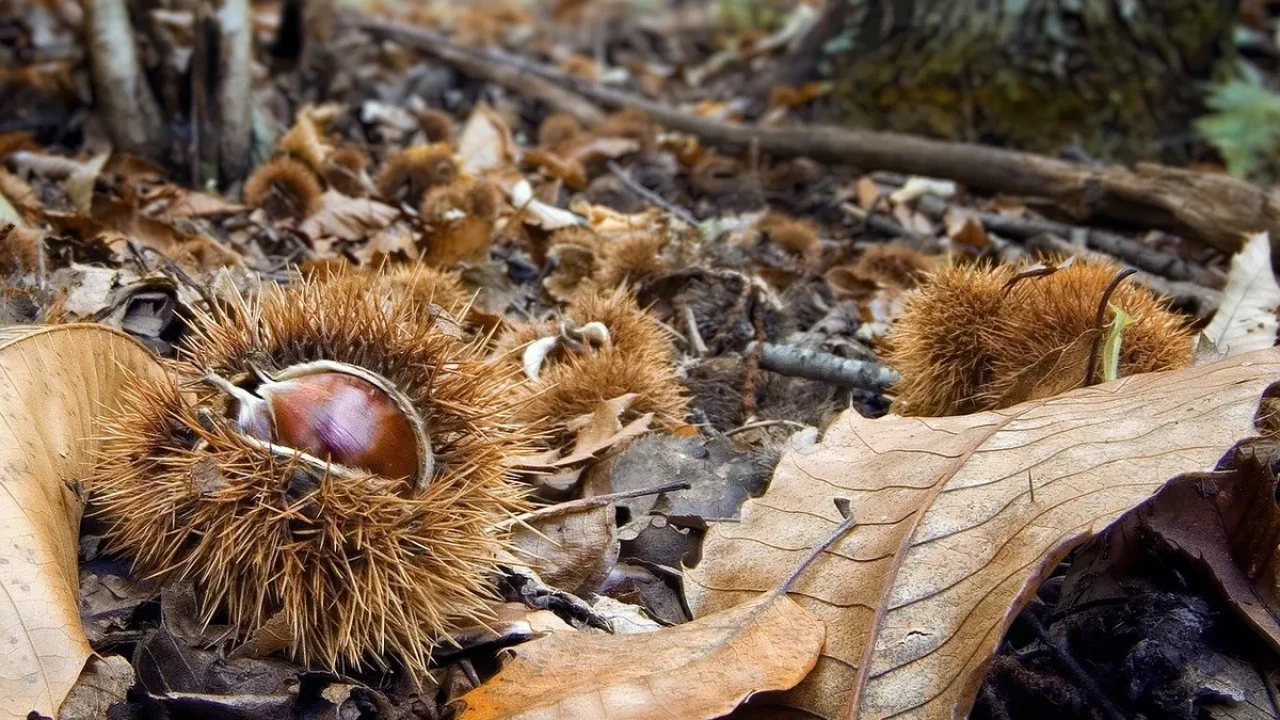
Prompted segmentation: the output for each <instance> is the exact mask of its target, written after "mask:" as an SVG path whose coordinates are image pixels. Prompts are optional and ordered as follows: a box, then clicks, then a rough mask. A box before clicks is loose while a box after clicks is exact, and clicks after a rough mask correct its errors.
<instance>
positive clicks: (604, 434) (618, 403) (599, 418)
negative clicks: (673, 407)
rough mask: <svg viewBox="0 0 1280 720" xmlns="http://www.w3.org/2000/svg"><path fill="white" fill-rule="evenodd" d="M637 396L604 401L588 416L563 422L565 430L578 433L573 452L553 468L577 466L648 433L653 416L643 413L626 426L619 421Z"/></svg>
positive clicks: (628, 394)
mask: <svg viewBox="0 0 1280 720" xmlns="http://www.w3.org/2000/svg"><path fill="white" fill-rule="evenodd" d="M636 397H637V395H636V394H635V393H627V394H626V395H621V396H619V397H616V398H614V399H612V400H604V401H602V402H600V403H599V404H597V405H596V409H595V410H594V411H593V412H592V413H591V414H590V415H583V416H581V417H578V418H574V419H573V420H570V421H569V422H568V423H566V428H567V429H568V430H570V431H573V432H576V433H577V436H576V437H575V438H574V445H573V452H571V453H569V454H568V455H566V456H565V457H563V458H560V459H559V460H557V461H555V462H554V463H552V464H553V465H554V466H555V467H568V466H569V465H576V464H578V463H581V462H585V461H587V460H590V459H591V458H593V457H595V456H596V454H597V453H600V452H603V451H605V450H608V449H609V448H611V447H614V446H615V445H620V444H622V443H624V442H626V441H628V440H631V439H632V438H636V437H639V436H641V435H643V434H644V433H646V432H648V431H649V426H650V425H651V424H652V423H653V413H645V414H644V415H641V416H640V417H638V418H636V419H635V420H632V421H631V422H629V423H627V424H626V425H623V424H622V421H621V420H619V418H620V417H621V416H622V414H623V413H625V412H626V411H627V409H628V408H630V407H631V403H632V402H635V399H636Z"/></svg>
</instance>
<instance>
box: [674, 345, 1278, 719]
mask: <svg viewBox="0 0 1280 720" xmlns="http://www.w3.org/2000/svg"><path fill="white" fill-rule="evenodd" d="M1277 377H1280V350H1275V349H1268V350H1261V351H1258V352H1254V353H1250V354H1245V355H1239V356H1236V357H1233V358H1231V359H1229V360H1226V361H1223V362H1220V363H1217V364H1214V365H1208V366H1203V367H1198V368H1190V369H1187V370H1181V371H1178V372H1169V373H1153V374H1149V375H1135V376H1132V377H1128V378H1123V379H1121V380H1119V381H1117V382H1113V383H1109V384H1106V385H1099V386H1094V387H1089V388H1083V389H1079V390H1075V391H1072V392H1070V393H1067V394H1065V395H1060V396H1057V397H1053V398H1050V399H1048V400H1040V401H1032V402H1027V403H1023V404H1021V405H1017V406H1014V407H1011V408H1007V409H1003V410H998V411H992V412H985V413H979V414H975V415H967V416H959V417H947V418H915V417H910V418H904V417H895V416H890V417H886V418H881V419H878V420H869V419H865V418H862V417H860V416H858V415H857V414H856V413H854V412H846V413H845V414H844V415H842V416H841V417H840V418H839V419H837V421H836V422H835V423H833V425H832V426H831V428H830V429H829V430H828V432H827V435H826V437H825V438H824V439H823V440H822V442H820V443H818V444H816V445H812V444H811V445H809V446H807V447H804V446H799V445H798V443H793V447H792V449H791V450H790V451H788V452H787V453H786V455H785V456H784V457H783V459H782V461H781V462H780V463H779V466H778V469H777V472H776V473H775V475H774V478H773V482H772V484H771V486H770V489H769V491H768V492H767V493H766V494H765V495H764V496H762V497H761V498H758V499H752V500H748V501H747V502H746V504H745V505H744V506H743V513H742V522H741V523H734V524H721V525H718V526H716V527H713V528H712V529H711V530H710V532H708V534H707V538H706V541H705V543H704V546H703V552H702V558H703V560H702V562H701V563H700V564H699V565H698V566H697V567H695V568H692V569H687V571H686V572H685V592H686V594H687V596H688V600H689V606H690V608H691V609H692V610H693V611H694V613H695V616H707V615H710V614H714V613H717V612H720V611H722V610H723V609H724V608H727V607H731V606H734V605H738V604H740V603H742V602H745V601H748V600H749V599H751V598H752V597H754V596H755V595H756V594H757V593H760V592H763V591H768V590H770V589H771V588H773V587H775V586H777V585H778V583H779V580H780V579H781V578H782V577H783V576H785V575H786V574H787V572H788V571H789V570H790V568H791V567H792V565H794V563H795V560H796V558H798V557H799V556H801V555H803V554H805V553H806V552H808V550H809V548H811V547H814V546H815V544H816V543H817V541H818V540H819V539H820V538H821V537H823V536H824V535H826V534H827V533H828V532H829V531H830V529H831V528H832V527H833V526H835V525H837V524H839V523H840V522H841V518H840V515H839V514H838V513H837V511H836V509H835V508H834V507H833V503H832V500H833V499H836V498H844V499H847V501H848V503H849V510H850V512H851V513H852V515H853V517H854V518H856V520H857V521H858V522H859V525H858V526H857V527H855V528H854V529H853V530H852V531H851V532H850V533H849V534H848V535H847V536H845V537H844V538H843V539H842V540H841V541H840V542H838V543H836V545H835V546H834V547H833V548H831V549H830V550H829V551H828V552H827V553H826V554H824V555H823V556H822V557H821V558H819V559H818V560H817V561H816V562H815V563H814V565H815V567H813V568H811V569H810V570H809V571H808V572H806V573H805V574H804V575H803V576H801V577H800V578H799V580H798V581H797V583H796V585H795V586H794V587H793V588H792V593H793V597H795V598H796V600H797V601H798V602H799V603H800V604H802V605H803V606H804V607H805V608H806V609H808V610H810V611H812V612H813V613H814V614H816V615H818V616H820V617H822V618H823V619H824V620H825V621H826V623H827V644H826V647H825V648H824V650H823V657H822V659H821V660H820V661H819V663H818V665H817V667H816V668H815V670H814V672H813V673H812V674H810V675H809V677H807V678H806V679H805V681H804V682H803V683H801V684H800V685H799V686H797V687H796V688H795V689H793V690H792V691H790V692H788V693H786V694H782V695H779V696H776V697H773V698H771V699H770V701H771V702H773V703H775V704H778V705H783V706H790V707H793V708H799V709H801V710H803V711H805V712H807V713H810V714H812V715H814V716H817V717H822V718H883V717H889V716H894V717H899V716H902V717H919V718H951V717H964V716H966V715H967V714H968V712H969V708H970V707H971V705H972V703H973V699H974V695H975V693H976V692H977V690H978V688H979V686H980V684H981V682H982V679H983V676H984V669H985V667H986V664H987V662H988V661H989V659H990V657H991V655H992V653H993V651H994V650H995V649H996V646H997V645H998V643H999V642H1000V640H1001V638H1002V637H1003V635H1004V632H1005V630H1006V628H1007V627H1008V625H1009V623H1010V622H1012V620H1013V618H1014V617H1015V616H1016V615H1017V614H1018V611H1019V610H1020V608H1021V607H1022V605H1023V604H1024V602H1025V601H1026V600H1027V599H1028V598H1029V597H1030V596H1031V595H1032V594H1033V593H1034V592H1035V590H1036V588H1037V587H1038V586H1039V584H1040V581H1041V580H1042V578H1043V577H1044V576H1045V575H1046V574H1047V573H1048V572H1050V571H1051V570H1052V569H1053V568H1054V566H1055V565H1056V564H1057V562H1058V561H1059V560H1060V559H1061V558H1062V557H1063V556H1064V555H1066V553H1067V552H1069V551H1070V550H1071V549H1072V548H1073V547H1075V546H1076V545H1077V544H1079V543H1080V542H1082V541H1084V540H1086V539H1088V538H1089V537H1091V536H1092V535H1093V534H1095V533H1097V532H1098V531H1100V530H1101V529H1103V528H1104V527H1106V526H1107V525H1108V524H1110V523H1111V522H1112V521H1113V520H1115V519H1116V518H1117V517H1118V516H1120V515H1121V514H1123V513H1124V512H1125V511H1127V510H1129V509H1131V508H1133V507H1134V506H1135V505H1137V504H1139V503H1141V502H1142V501H1144V500H1146V499H1147V498H1148V497H1149V496H1150V495H1152V494H1153V493H1154V492H1156V491H1157V490H1158V489H1159V488H1160V487H1161V486H1162V485H1163V484H1164V483H1165V481H1167V480H1168V479H1170V478H1172V477H1174V476H1175V475H1178V474H1180V473H1184V472H1190V471H1198V470H1207V469H1210V468H1212V467H1213V465H1214V463H1215V462H1216V461H1217V460H1218V458H1219V457H1220V456H1221V455H1222V454H1223V452H1225V451H1226V450H1227V449H1228V448H1229V447H1231V446H1232V445H1233V444H1234V443H1235V442H1237V441H1238V440H1240V439H1242V438H1244V437H1246V436H1249V435H1252V434H1253V433H1254V430H1253V420H1254V414H1255V410H1256V409H1257V407H1258V399H1259V396H1260V394H1261V393H1262V392H1263V390H1264V388H1266V387H1267V386H1268V385H1269V384H1270V383H1271V382H1272V381H1273V380H1275V379H1276V378H1277Z"/></svg>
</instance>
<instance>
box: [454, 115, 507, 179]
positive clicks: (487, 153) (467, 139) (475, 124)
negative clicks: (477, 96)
mask: <svg viewBox="0 0 1280 720" xmlns="http://www.w3.org/2000/svg"><path fill="white" fill-rule="evenodd" d="M519 152H520V148H519V147H518V146H517V145H516V142H515V140H513V139H512V137H511V128H509V127H507V123H506V121H505V120H503V119H502V118H501V117H499V116H498V114H497V113H496V112H494V110H493V108H491V107H489V106H488V105H484V104H481V105H478V106H476V109H475V110H474V111H473V112H472V113H471V117H469V118H467V124H466V125H464V126H463V127H462V132H461V134H459V135H458V156H459V157H461V158H462V169H463V170H465V171H467V172H468V173H471V174H472V175H482V174H484V172H485V171H486V170H500V169H502V168H505V167H507V166H509V165H510V164H511V163H513V162H515V160H516V158H517V157H519Z"/></svg>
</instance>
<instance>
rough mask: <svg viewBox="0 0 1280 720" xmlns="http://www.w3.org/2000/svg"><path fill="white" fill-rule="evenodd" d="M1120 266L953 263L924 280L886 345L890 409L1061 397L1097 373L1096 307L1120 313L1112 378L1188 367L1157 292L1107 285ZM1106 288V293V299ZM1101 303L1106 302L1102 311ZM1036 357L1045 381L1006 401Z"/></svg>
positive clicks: (913, 411) (1174, 323)
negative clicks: (1023, 269) (1047, 375)
mask: <svg viewBox="0 0 1280 720" xmlns="http://www.w3.org/2000/svg"><path fill="white" fill-rule="evenodd" d="M1120 270H1121V268H1120V267H1119V266H1118V265H1116V264H1114V263H1111V262H1098V261H1082V260H1079V259H1077V260H1076V261H1075V262H1073V263H1072V264H1070V265H1064V266H1058V269H1057V270H1056V271H1054V272H1051V273H1049V274H1047V275H1043V276H1032V275H1033V274H1031V273H1023V274H1021V275H1020V269H1019V268H1016V267H1011V266H1008V265H1001V266H997V267H987V266H953V267H949V268H944V269H942V270H939V271H938V272H936V273H934V274H933V275H931V276H929V279H928V281H927V282H926V283H925V284H924V286H923V287H921V288H920V289H919V290H918V291H916V292H915V293H913V294H912V295H909V296H908V297H907V300H906V307H905V309H904V311H903V314H902V316H901V317H900V318H898V320H897V322H896V323H895V325H894V327H893V330H892V331H891V332H890V334H889V336H888V338H886V344H887V346H888V347H887V353H886V357H887V358H888V360H889V362H890V363H891V364H892V365H893V366H894V367H895V368H896V369H897V370H898V372H899V373H901V374H902V381H901V382H900V383H899V384H898V385H897V386H896V387H895V389H894V390H895V392H896V394H897V396H898V399H897V402H896V404H895V408H894V409H895V411H896V412H898V413H900V414H904V415H905V414H909V415H932V416H937V415H960V414H965V413H970V412H976V411H980V410H987V409H992V408H998V407H1004V406H1005V405H1007V404H1012V402H1018V401H1021V400H1026V399H1034V398H1038V397H1044V396H1046V393H1047V394H1054V393H1056V392H1063V391H1065V390H1068V389H1071V388H1072V387H1077V386H1079V385H1081V384H1083V383H1084V381H1085V380H1086V378H1088V377H1090V376H1092V375H1099V376H1100V374H1099V373H1097V372H1096V370H1097V368H1094V369H1093V370H1094V372H1090V368H1089V365H1088V363H1089V361H1090V359H1092V360H1093V361H1094V362H1100V359H1099V358H1098V357H1097V354H1096V353H1092V354H1091V353H1090V352H1089V349H1090V348H1089V344H1088V343H1083V342H1081V339H1082V338H1084V340H1088V341H1090V342H1092V343H1094V344H1096V343H1098V342H1099V339H1100V333H1101V331H1103V328H1101V327H1099V321H1098V315H1099V307H1100V305H1101V306H1102V309H1103V311H1105V310H1106V308H1107V307H1109V306H1114V307H1117V308H1120V309H1122V310H1124V312H1125V313H1126V314H1128V315H1129V316H1130V317H1131V318H1132V321H1133V322H1132V324H1130V325H1129V326H1128V327H1127V328H1125V330H1124V333H1123V335H1122V336H1121V350H1120V358H1119V368H1118V369H1119V374H1120V375H1121V376H1124V375H1132V374H1135V373H1143V372H1153V371H1158V370H1173V369H1177V368H1180V367H1185V366H1186V365H1188V364H1189V363H1190V361H1191V352H1192V347H1191V340H1192V333H1191V331H1190V330H1189V329H1188V327H1187V324H1186V323H1185V321H1184V320H1183V319H1182V318H1181V317H1180V316H1178V315H1177V314H1176V313H1173V312H1171V311H1170V310H1168V308H1167V303H1165V302H1163V301H1162V300H1160V298H1158V297H1157V296H1156V295H1154V294H1153V293H1151V292H1150V291H1149V290H1147V289H1146V288H1143V287H1141V286H1137V285H1135V284H1133V283H1132V282H1128V281H1126V282H1121V283H1119V284H1118V285H1114V287H1113V283H1114V281H1115V280H1116V278H1117V274H1118V273H1119V272H1120ZM1109 288H1111V291H1110V293H1109V290H1108V289H1109ZM1103 303H1105V305H1102V304H1103ZM1044 358H1051V359H1054V362H1053V367H1052V368H1051V371H1052V373H1053V376H1054V377H1053V378H1052V382H1049V381H1044V382H1041V383H1039V386H1040V389H1039V390H1038V391H1036V392H1033V393H1032V394H1031V395H1030V396H1029V397H1022V396H1021V395H1022V394H1018V395H1017V396H1015V397H1013V398H1012V402H1011V401H1010V400H1011V397H1010V395H1009V394H1008V393H1009V391H1010V390H1012V389H1014V388H1015V387H1016V386H1018V385H1019V384H1020V382H1021V381H1024V380H1025V376H1024V375H1023V373H1024V372H1027V371H1028V370H1032V369H1033V368H1035V366H1037V363H1039V362H1040V361H1041V360H1043V359H1044Z"/></svg>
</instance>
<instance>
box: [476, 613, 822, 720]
mask: <svg viewBox="0 0 1280 720" xmlns="http://www.w3.org/2000/svg"><path fill="white" fill-rule="evenodd" d="M823 634H824V633H823V630H822V623H821V622H820V621H818V620H817V619H816V618H815V617H813V615H811V614H810V613H808V612H807V611H806V610H804V609H803V608H801V607H800V606H799V605H798V604H796V603H795V602H794V601H793V600H791V599H790V598H788V597H786V595H785V594H782V593H770V594H767V595H764V596H761V597H759V598H756V599H754V600H751V601H750V602H747V603H744V604H743V605H740V606H738V607H734V608H730V609H728V610H725V611H724V612H720V613H716V614H713V615H708V616H707V617H704V618H700V619H698V620H695V621H693V622H690V623H686V624H684V625H677V626H675V627H670V628H665V629H662V630H658V631H655V632H649V633H641V634H637V635H597V634H587V633H551V634H549V635H547V636H546V637H543V638H540V639H538V640H535V641H533V642H531V643H527V644H524V645H521V646H519V647H517V648H516V649H515V651H514V652H515V657H514V658H513V659H511V660H509V661H508V662H507V664H506V665H504V666H503V668H502V670H501V671H500V672H499V673H498V674H497V675H496V676H495V677H494V678H493V679H491V680H489V682H487V683H485V684H483V685H481V686H480V687H478V688H476V689H475V690H473V691H471V692H470V693H467V694H466V695H464V696H463V697H462V700H461V703H462V709H461V711H460V712H459V714H458V720H499V719H502V720H517V719H518V720H534V719H535V718H537V719H539V720H542V719H546V720H551V719H552V718H562V719H563V720H571V719H572V720H593V719H595V718H599V719H600V720H606V719H607V720H670V718H673V717H679V718H681V719H682V720H698V719H699V718H714V717H719V716H721V715H724V714H725V713H728V712H729V711H730V710H732V709H733V708H734V707H736V706H737V705H738V704H739V703H740V702H742V700H744V699H745V698H747V697H748V696H750V695H751V694H752V693H755V692H761V691H765V690H783V689H786V688H789V687H791V686H793V685H794V684H795V683H797V682H799V681H800V679H801V678H802V677H804V675H805V673H807V672H808V671H809V669H810V668H812V667H813V662H814V660H815V659H816V657H817V654H818V651H819V649H820V648H821V647H822V640H823ZM584 671H585V672H584Z"/></svg>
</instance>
